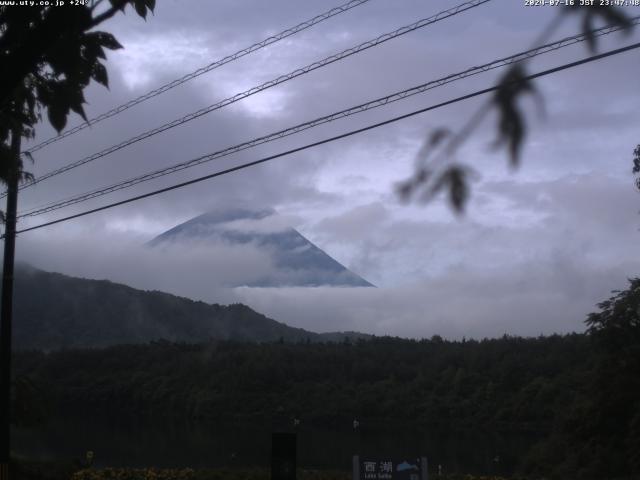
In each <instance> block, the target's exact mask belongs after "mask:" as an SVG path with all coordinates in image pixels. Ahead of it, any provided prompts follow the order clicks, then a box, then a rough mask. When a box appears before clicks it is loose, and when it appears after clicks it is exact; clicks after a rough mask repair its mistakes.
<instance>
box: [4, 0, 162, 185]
mask: <svg viewBox="0 0 640 480" xmlns="http://www.w3.org/2000/svg"><path fill="white" fill-rule="evenodd" d="M92 3H94V5H93V6H90V5H89V2H87V5H74V6H65V7H56V6H40V5H34V6H19V5H16V6H1V7H0V70H1V71H2V75H0V180H2V181H4V182H5V183H6V182H7V180H8V179H9V177H10V176H11V175H14V174H16V172H17V174H18V175H19V178H20V179H21V180H28V179H29V178H31V177H30V176H29V175H28V174H25V172H24V171H23V164H22V160H21V158H14V156H13V155H12V153H11V151H10V147H9V141H10V136H11V132H18V133H19V134H20V135H21V136H24V137H26V138H32V137H33V136H34V134H35V132H34V128H35V125H36V123H37V122H38V121H39V120H40V119H41V114H42V112H43V111H44V110H46V111H47V117H48V119H49V122H50V123H51V125H52V126H53V127H54V128H55V129H56V130H58V131H61V130H62V129H64V127H65V126H66V123H67V117H68V116H69V113H70V112H71V111H73V112H75V113H77V114H78V115H80V116H81V117H82V118H83V119H84V120H85V121H86V120H87V117H86V115H85V112H84V107H83V105H84V103H85V99H84V93H83V91H84V89H85V88H86V87H87V85H89V82H90V81H91V80H94V81H96V82H98V83H100V84H102V85H104V86H105V87H108V85H109V78H108V75H107V69H106V67H105V66H104V62H103V60H104V59H105V58H106V56H105V49H107V50H115V49H118V48H122V45H120V43H118V41H117V40H116V39H115V37H114V36H113V35H111V34H110V33H107V32H100V31H95V30H93V29H94V28H95V27H97V26H98V25H100V24H101V23H103V22H104V21H105V20H107V19H109V18H111V17H112V16H113V15H114V14H116V13H117V12H118V11H124V10H125V8H126V6H127V5H132V6H133V7H134V8H135V10H136V12H137V13H138V14H139V15H140V16H142V17H146V15H147V12H149V11H153V9H154V7H155V0H109V6H108V7H107V8H106V9H105V10H104V11H102V12H101V13H97V12H96V10H97V6H98V5H99V4H100V3H102V2H101V1H98V2H92Z"/></svg>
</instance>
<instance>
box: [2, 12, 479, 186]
mask: <svg viewBox="0 0 640 480" xmlns="http://www.w3.org/2000/svg"><path fill="white" fill-rule="evenodd" d="M490 1H491V0H470V1H467V2H465V3H462V4H460V5H458V6H456V7H453V8H450V9H448V10H443V11H442V12H439V13H437V14H435V15H433V16H431V17H428V18H424V19H422V20H418V21H417V22H414V23H412V24H410V25H406V26H404V27H400V28H398V29H396V30H394V31H393V32H389V33H385V34H383V35H380V36H378V37H376V38H375V39H373V40H369V41H367V42H364V43H361V44H360V45H357V46H355V47H351V48H348V49H346V50H343V51H342V52H340V53H336V54H334V55H331V56H329V57H326V58H324V59H322V60H319V61H316V62H314V63H311V64H309V65H306V66H305V67H301V68H298V69H296V70H294V71H292V72H290V73H288V74H286V75H281V76H279V77H277V78H275V79H273V80H270V81H268V82H265V83H263V84H261V85H259V86H257V87H253V88H251V89H249V90H246V91H244V92H242V93H238V94H236V95H234V96H232V97H228V98H226V99H224V100H222V101H220V102H218V103H215V104H213V105H209V106H208V107H205V108H202V109H200V110H198V111H196V112H193V113H190V114H188V115H185V116H184V117H182V118H179V119H176V120H173V121H171V122H169V123H165V124H164V125H161V126H159V127H156V128H154V129H152V130H148V131H146V132H144V133H141V134H140V135H137V136H135V137H132V138H130V139H128V140H125V141H123V142H121V143H119V144H117V145H113V146H111V147H109V148H106V149H104V150H102V151H100V152H98V153H94V154H93V155H90V156H88V157H85V158H83V159H80V160H77V161H75V162H73V163H70V164H68V165H66V166H64V167H61V168H58V169H56V170H53V171H51V172H49V173H45V174H44V175H42V176H40V177H39V178H37V179H36V180H35V181H33V182H31V183H28V184H26V185H23V186H21V187H20V189H24V188H28V187H30V186H33V185H36V184H37V183H40V182H42V181H43V180H46V179H48V178H51V177H54V176H57V175H60V174H61V173H64V172H67V171H69V170H71V169H73V168H76V167H79V166H81V165H84V164H86V163H89V162H92V161H94V160H97V159H99V158H102V157H105V156H107V155H109V154H111V153H113V152H116V151H118V150H121V149H123V148H125V147H128V146H129V145H132V144H134V143H137V142H139V141H141V140H145V139H147V138H149V137H152V136H154V135H157V134H158V133H161V132H164V131H166V130H169V129H171V128H174V127H177V126H179V125H182V124H184V123H187V122H189V121H191V120H195V119H196V118H199V117H201V116H203V115H206V114H208V113H211V112H213V111H214V110H218V109H220V108H223V107H226V106H228V105H231V104H232V103H235V102H238V101H240V100H243V99H245V98H247V97H249V96H251V95H255V94H256V93H259V92H262V91H263V90H266V89H268V88H271V87H274V86H276V85H280V84H281V83H284V82H287V81H289V80H292V79H294V78H296V77H299V76H301V75H304V74H305V73H309V72H311V71H313V70H316V69H318V68H322V67H324V66H326V65H329V64H331V63H334V62H337V61H339V60H343V59H345V58H347V57H350V56H351V55H354V54H356V53H360V52H362V51H364V50H367V49H369V48H371V47H375V46H377V45H380V44H382V43H384V42H386V41H388V40H391V39H393V38H396V37H399V36H401V35H405V34H407V33H409V32H413V31H414V30H417V29H419V28H423V27H426V26H428V25H432V24H434V23H436V22H439V21H441V20H444V19H446V18H449V17H452V16H454V15H457V14H459V13H462V12H464V11H466V10H470V9H472V8H475V7H478V6H480V5H482V4H484V3H488V2H490ZM3 195H4V194H3Z"/></svg>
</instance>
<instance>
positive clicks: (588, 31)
mask: <svg viewBox="0 0 640 480" xmlns="http://www.w3.org/2000/svg"><path fill="white" fill-rule="evenodd" d="M582 33H583V34H584V35H585V36H586V40H587V46H588V47H589V51H590V52H591V53H595V51H596V37H595V35H594V34H593V24H592V23H591V15H585V16H584V17H583V18H582Z"/></svg>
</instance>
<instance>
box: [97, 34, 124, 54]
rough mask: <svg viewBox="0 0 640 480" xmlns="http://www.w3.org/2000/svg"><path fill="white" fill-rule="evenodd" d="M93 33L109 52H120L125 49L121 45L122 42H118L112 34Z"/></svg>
mask: <svg viewBox="0 0 640 480" xmlns="http://www.w3.org/2000/svg"><path fill="white" fill-rule="evenodd" d="M93 33H94V34H95V36H96V38H97V40H98V42H99V43H100V45H102V46H103V47H105V48H108V49H109V50H118V49H120V48H123V46H122V45H120V42H118V40H116V37H114V36H113V35H111V34H110V33H107V32H93Z"/></svg>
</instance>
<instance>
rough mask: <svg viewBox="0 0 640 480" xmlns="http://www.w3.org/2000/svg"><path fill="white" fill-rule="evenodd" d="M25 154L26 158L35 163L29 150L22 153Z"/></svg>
mask: <svg viewBox="0 0 640 480" xmlns="http://www.w3.org/2000/svg"><path fill="white" fill-rule="evenodd" d="M22 153H23V154H24V156H25V157H27V158H28V159H29V160H31V163H34V160H33V155H32V154H31V152H29V151H28V150H27V151H26V152H22Z"/></svg>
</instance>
